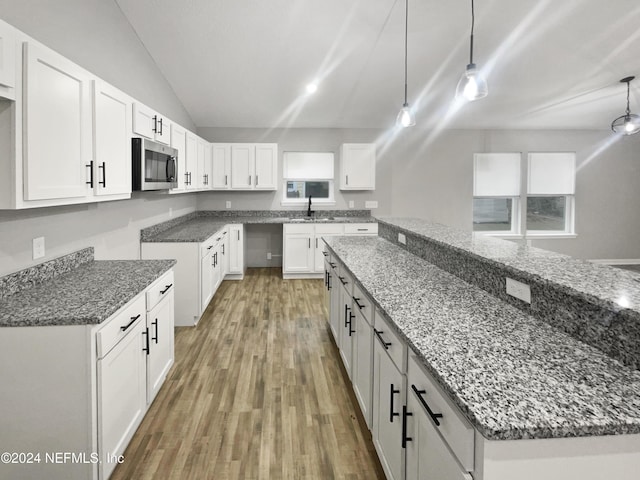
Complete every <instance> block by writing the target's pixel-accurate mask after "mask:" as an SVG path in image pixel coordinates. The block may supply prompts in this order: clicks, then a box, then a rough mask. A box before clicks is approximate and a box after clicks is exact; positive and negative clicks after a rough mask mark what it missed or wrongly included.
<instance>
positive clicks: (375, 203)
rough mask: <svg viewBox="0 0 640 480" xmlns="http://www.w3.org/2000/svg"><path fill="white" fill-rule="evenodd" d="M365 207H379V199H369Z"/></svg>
mask: <svg viewBox="0 0 640 480" xmlns="http://www.w3.org/2000/svg"><path fill="white" fill-rule="evenodd" d="M364 208H378V201H377V200H367V201H366V202H364Z"/></svg>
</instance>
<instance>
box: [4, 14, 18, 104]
mask: <svg viewBox="0 0 640 480" xmlns="http://www.w3.org/2000/svg"><path fill="white" fill-rule="evenodd" d="M0 85H1V86H3V87H7V88H10V89H13V88H15V86H16V64H15V33H14V28H13V27H12V26H11V25H9V24H7V23H4V22H2V21H0ZM7 93H8V92H7ZM3 96H7V98H10V99H15V92H14V91H13V90H11V94H10V95H3Z"/></svg>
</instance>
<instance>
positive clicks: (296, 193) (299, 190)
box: [287, 182, 304, 198]
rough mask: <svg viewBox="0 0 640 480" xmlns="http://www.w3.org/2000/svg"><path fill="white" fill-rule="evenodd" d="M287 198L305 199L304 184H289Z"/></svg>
mask: <svg viewBox="0 0 640 480" xmlns="http://www.w3.org/2000/svg"><path fill="white" fill-rule="evenodd" d="M287 198H304V182H287Z"/></svg>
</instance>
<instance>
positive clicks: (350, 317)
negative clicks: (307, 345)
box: [337, 265, 356, 378]
mask: <svg viewBox="0 0 640 480" xmlns="http://www.w3.org/2000/svg"><path fill="white" fill-rule="evenodd" d="M339 269H340V270H339V271H340V274H339V275H338V280H339V281H340V287H339V289H340V294H339V298H340V315H341V316H342V320H341V321H340V323H339V328H338V339H337V343H338V347H339V348H340V357H341V358H342V363H343V364H344V368H345V370H346V371H347V375H349V378H351V376H352V371H351V366H352V363H353V341H352V340H353V338H354V337H353V334H354V333H355V330H354V329H353V321H354V319H355V317H356V316H355V313H354V312H353V310H354V308H355V307H354V306H353V300H352V295H351V292H352V291H353V280H352V278H351V275H349V273H347V272H346V271H345V269H344V267H343V266H342V265H340V266H339Z"/></svg>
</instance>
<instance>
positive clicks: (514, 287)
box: [506, 277, 531, 303]
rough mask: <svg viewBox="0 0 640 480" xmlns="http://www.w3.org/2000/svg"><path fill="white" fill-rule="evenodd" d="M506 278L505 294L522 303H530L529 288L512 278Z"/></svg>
mask: <svg viewBox="0 0 640 480" xmlns="http://www.w3.org/2000/svg"><path fill="white" fill-rule="evenodd" d="M506 278H507V294H508V295H511V296H512V297H516V298H518V299H520V300H522V301H523V302H527V303H531V287H530V286H529V285H527V284H526V283H522V282H519V281H517V280H514V279H513V278H509V277H506Z"/></svg>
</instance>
